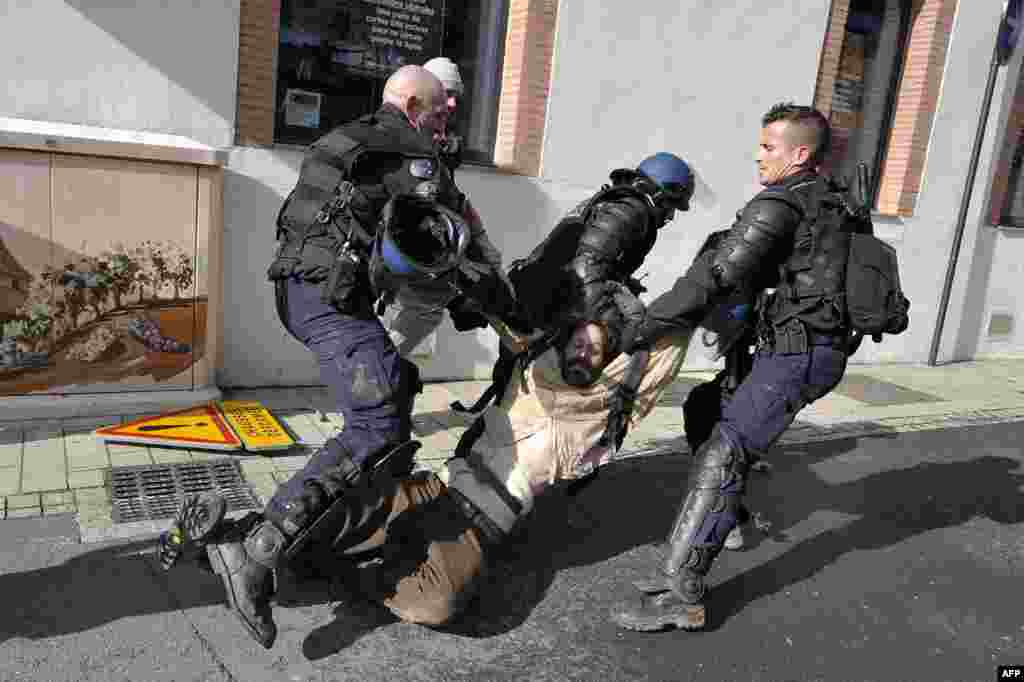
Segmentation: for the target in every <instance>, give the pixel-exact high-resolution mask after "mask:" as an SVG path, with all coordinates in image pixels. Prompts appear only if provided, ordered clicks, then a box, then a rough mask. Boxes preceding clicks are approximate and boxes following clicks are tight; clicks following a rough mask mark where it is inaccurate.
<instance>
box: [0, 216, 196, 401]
mask: <svg viewBox="0 0 1024 682" xmlns="http://www.w3.org/2000/svg"><path fill="white" fill-rule="evenodd" d="M42 242H49V244H48V245H46V244H43V243H42ZM19 246H20V247H21V248H20V249H19V248H18V247H19ZM84 251H85V249H83V250H82V251H79V252H76V251H74V250H71V249H68V248H66V247H65V246H62V245H60V244H57V243H56V242H52V241H51V240H47V239H44V238H41V237H38V236H35V235H32V234H30V233H28V232H25V231H22V230H18V229H17V228H15V227H13V226H11V225H7V224H4V223H0V394H8V395H10V394H25V393H35V392H61V388H62V387H69V386H70V387H83V386H89V385H97V384H121V383H152V382H157V383H159V382H166V381H169V380H172V379H173V378H174V377H177V376H178V375H181V374H182V373H183V372H186V371H187V370H188V369H189V368H190V367H191V366H192V365H193V364H194V363H195V362H197V361H198V360H199V359H201V358H202V355H203V345H204V343H203V340H204V332H203V330H205V328H206V297H205V296H196V287H195V278H196V265H197V264H196V259H195V257H194V255H193V254H192V253H191V250H190V249H187V248H185V247H184V246H183V245H181V244H179V243H175V242H174V241H171V240H156V239H144V240H140V241H139V242H137V243H135V244H125V243H115V244H112V245H110V247H109V248H107V249H105V250H102V251H99V252H98V253H96V255H89V254H88V253H85V252H84ZM94 252H95V251H94ZM139 378H141V379H142V381H141V382H140V381H139ZM179 381H180V380H179ZM186 383H190V382H186Z"/></svg>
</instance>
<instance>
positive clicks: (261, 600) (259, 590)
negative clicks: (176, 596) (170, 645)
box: [206, 520, 288, 649]
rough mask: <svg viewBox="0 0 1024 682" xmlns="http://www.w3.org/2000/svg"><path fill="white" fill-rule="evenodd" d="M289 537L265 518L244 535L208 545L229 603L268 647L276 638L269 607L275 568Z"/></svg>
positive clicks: (246, 627) (248, 629) (211, 558)
mask: <svg viewBox="0 0 1024 682" xmlns="http://www.w3.org/2000/svg"><path fill="white" fill-rule="evenodd" d="M287 540H288V539H287V537H286V536H285V534H284V533H283V532H281V530H280V529H278V528H277V526H275V525H274V524H272V523H271V522H270V521H267V520H263V521H261V522H259V523H258V524H256V525H255V526H253V527H252V529H251V530H249V531H248V532H247V533H246V534H245V535H244V536H243V535H242V534H241V533H234V534H228V535H227V536H226V537H223V538H219V542H215V543H211V544H208V545H207V546H206V553H207V555H208V556H209V558H210V564H211V565H212V566H213V570H214V572H215V573H217V574H218V575H219V576H220V577H221V580H222V581H223V583H224V589H225V591H226V592H227V597H228V605H229V606H230V607H231V610H232V611H234V612H235V615H236V616H238V619H239V620H240V621H241V623H242V625H243V626H244V627H245V629H246V630H247V631H248V632H249V634H250V635H252V636H253V638H254V639H255V640H256V641H257V642H259V643H260V644H262V645H263V646H264V647H265V648H267V649H269V648H270V647H272V646H273V645H274V640H275V639H276V638H277V625H276V624H275V623H274V618H273V614H272V613H271V609H270V599H271V597H273V596H274V592H275V583H274V569H275V567H276V566H277V562H278V560H279V559H280V557H281V555H282V554H283V552H284V550H285V547H286V546H287Z"/></svg>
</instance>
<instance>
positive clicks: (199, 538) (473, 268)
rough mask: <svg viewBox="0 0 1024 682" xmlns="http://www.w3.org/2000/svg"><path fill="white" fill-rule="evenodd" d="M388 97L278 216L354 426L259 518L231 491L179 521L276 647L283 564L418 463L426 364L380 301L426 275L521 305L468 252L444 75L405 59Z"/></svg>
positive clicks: (280, 255) (320, 352) (328, 143)
mask: <svg viewBox="0 0 1024 682" xmlns="http://www.w3.org/2000/svg"><path fill="white" fill-rule="evenodd" d="M383 100H384V101H383V104H382V106H381V107H380V108H379V109H378V111H377V112H376V113H374V114H372V115H369V116H365V117H363V118H360V119H358V120H356V121H353V122H351V123H348V124H345V125H343V126H340V127H338V128H336V129H334V130H332V131H331V132H329V133H328V134H327V135H325V136H324V137H322V138H320V139H319V140H317V141H316V142H314V143H313V144H312V145H311V146H310V148H309V150H308V152H307V154H306V157H305V159H304V161H303V164H302V167H301V170H300V174H299V181H298V184H297V185H296V187H295V189H294V190H293V191H292V193H291V194H290V195H289V196H288V198H287V200H286V201H285V202H284V205H283V206H282V208H281V210H280V213H279V215H278V220H277V238H278V242H279V247H278V251H277V256H276V258H275V259H274V261H273V263H272V264H271V267H270V270H269V273H268V275H269V278H270V280H271V281H273V283H274V287H275V294H276V302H277V309H278V313H279V316H280V318H281V322H282V324H283V325H284V326H285V328H287V329H288V331H289V332H290V333H291V334H292V335H293V336H294V337H295V338H296V339H298V340H299V341H300V342H302V343H303V344H304V345H305V346H306V347H307V348H309V350H310V351H312V352H313V354H314V356H315V357H316V360H317V362H318V363H319V366H320V372H321V378H322V380H323V382H324V383H325V384H327V385H328V386H329V387H330V388H331V389H332V391H333V392H334V395H335V399H336V401H337V404H338V409H339V411H340V412H341V413H342V415H343V417H344V421H345V423H344V429H343V430H342V432H341V433H340V434H338V435H337V436H336V437H334V438H331V439H330V440H328V441H327V443H326V444H325V445H324V447H323V448H321V449H320V450H319V451H317V452H316V453H314V455H313V456H312V458H311V459H310V460H309V462H308V463H307V465H306V466H305V468H303V469H302V470H301V471H299V472H298V473H296V475H295V476H294V477H292V478H291V479H290V480H289V481H287V482H286V483H284V484H282V485H281V486H280V487H279V488H278V489H277V490H276V491H275V493H274V495H273V497H272V498H271V500H270V502H269V503H268V504H267V506H266V508H265V509H264V511H263V513H262V515H260V516H259V517H258V518H256V519H255V520H253V521H252V523H249V524H248V525H247V526H238V525H231V526H230V527H229V528H227V527H226V526H225V524H221V523H220V521H221V519H222V518H223V511H224V505H223V501H220V502H217V501H216V500H219V498H213V499H214V501H212V502H211V501H209V500H207V502H206V503H204V504H201V505H196V504H190V505H186V508H185V509H183V510H182V513H181V514H180V515H179V518H178V519H177V521H176V526H175V528H176V530H177V531H178V532H179V533H180V534H181V535H183V536H184V538H183V539H184V540H185V542H186V543H195V542H200V543H204V544H205V548H206V554H207V556H208V558H209V561H210V564H211V566H212V568H213V569H214V570H215V572H216V573H218V574H219V575H220V576H221V578H222V580H223V583H224V587H225V589H226V591H227V596H228V602H229V605H230V607H231V608H232V609H233V610H234V612H235V613H236V615H237V616H238V617H239V619H240V620H241V622H242V623H243V625H244V626H245V628H246V629H247V630H248V632H249V633H250V634H251V635H252V636H253V637H254V638H255V639H256V640H257V641H258V642H260V644H262V645H263V646H265V647H270V646H271V645H272V644H273V642H274V639H275V637H276V634H277V628H276V625H275V624H274V621H273V618H272V617H271V610H270V598H271V596H272V595H273V593H274V589H275V588H274V578H273V576H274V570H275V568H276V567H277V566H278V565H279V564H280V563H281V562H282V561H283V560H286V559H291V558H293V557H295V556H300V555H301V551H302V550H303V548H304V547H305V545H306V544H307V543H308V541H309V539H310V534H311V533H312V532H313V530H314V529H315V528H316V526H317V524H318V522H320V521H321V520H322V519H323V518H324V517H325V516H328V515H329V514H330V511H331V509H332V508H334V507H336V506H337V505H338V504H339V503H340V502H341V501H344V500H349V499H353V500H356V499H359V496H360V495H361V494H362V488H363V487H364V482H365V480H366V478H367V477H368V476H370V475H371V472H372V471H373V470H374V469H375V468H378V469H379V468H382V467H396V468H398V469H399V470H403V469H409V468H411V467H412V459H411V458H412V453H413V452H414V451H415V448H416V447H418V444H417V443H414V442H413V441H410V440H409V439H410V435H411V423H410V422H411V419H410V415H411V412H412V402H413V397H414V394H415V393H416V392H417V391H418V390H419V388H420V382H419V379H418V371H417V370H416V367H415V365H413V364H412V363H410V362H407V361H405V360H402V359H401V358H400V357H399V354H398V352H397V351H396V349H395V347H394V345H393V344H392V342H391V340H390V338H389V337H388V334H387V332H386V331H385V329H384V327H383V325H382V324H381V322H380V320H379V318H378V316H377V310H376V309H375V303H376V302H377V301H379V300H381V299H382V298H385V297H386V296H387V295H388V294H389V292H391V291H393V290H394V289H395V288H400V287H402V286H406V285H409V284H411V283H415V282H416V281H419V280H424V279H425V280H430V281H432V282H435V281H439V282H444V283H445V285H446V286H451V287H452V288H453V289H455V290H458V291H463V290H471V293H472V295H477V294H479V295H480V296H482V300H484V301H486V302H489V303H491V304H493V305H494V306H498V307H499V309H500V306H503V305H510V302H511V297H510V293H509V292H508V291H506V290H502V283H501V281H500V280H499V279H497V278H493V282H491V281H490V280H487V278H486V277H485V276H484V274H485V273H486V272H487V267H486V266H478V265H476V264H474V263H472V262H471V259H469V258H468V257H467V256H468V251H469V238H468V227H467V226H466V224H465V218H464V216H463V214H462V209H463V202H464V197H463V196H462V194H461V193H460V192H458V190H457V188H456V187H455V185H454V183H453V182H452V180H451V175H450V174H449V173H448V171H447V169H446V168H445V166H444V165H443V164H442V163H441V162H440V160H439V158H438V155H437V152H436V148H435V143H434V140H433V137H434V135H435V134H437V133H438V132H439V131H442V130H444V125H445V121H446V118H447V107H446V104H445V97H444V90H443V88H442V86H441V84H440V82H439V81H438V80H437V79H436V78H435V77H434V76H433V75H431V74H430V73H429V72H427V71H426V70H424V69H423V68H422V67H419V66H405V67H402V68H400V69H399V70H398V71H396V72H395V73H394V74H393V75H392V76H391V77H390V78H389V79H388V80H387V82H386V84H385V87H384V96H383ZM353 504H355V505H356V506H358V503H357V502H353ZM163 550H165V554H166V555H168V556H167V557H166V560H167V561H168V562H170V561H173V558H174V557H173V554H174V553H173V552H172V551H166V550H167V548H166V547H164V548H163Z"/></svg>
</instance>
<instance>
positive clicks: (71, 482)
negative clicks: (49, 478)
mask: <svg viewBox="0 0 1024 682" xmlns="http://www.w3.org/2000/svg"><path fill="white" fill-rule="evenodd" d="M106 471H107V469H86V470H83V471H69V472H68V488H71V489H72V490H78V489H79V488H94V487H96V486H101V485H105V484H106V478H105V476H104V474H105V472H106Z"/></svg>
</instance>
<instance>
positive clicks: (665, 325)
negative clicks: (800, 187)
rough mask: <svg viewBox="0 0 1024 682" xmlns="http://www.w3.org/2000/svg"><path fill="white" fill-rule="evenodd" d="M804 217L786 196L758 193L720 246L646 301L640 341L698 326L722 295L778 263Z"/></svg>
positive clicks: (638, 338)
mask: <svg viewBox="0 0 1024 682" xmlns="http://www.w3.org/2000/svg"><path fill="white" fill-rule="evenodd" d="M801 219H802V212H801V209H800V208H799V206H798V205H796V204H794V203H791V202H790V201H787V200H785V199H784V198H776V197H770V198H769V197H764V198H761V197H760V196H759V197H755V198H754V199H753V200H752V201H751V202H750V203H749V204H747V206H746V207H745V208H744V209H743V211H741V212H740V214H739V216H738V218H737V220H736V222H735V223H733V226H732V227H731V228H729V231H728V233H727V234H725V235H724V238H723V239H721V241H720V243H719V244H718V245H717V247H716V248H712V249H708V250H706V251H704V252H703V253H702V254H701V255H699V256H698V257H697V258H696V259H695V260H694V261H693V264H692V265H690V268H689V269H688V270H687V272H686V274H685V275H683V276H682V277H680V278H679V279H678V280H676V283H675V284H674V285H673V287H672V289H671V290H669V291H668V292H666V293H664V294H662V295H661V296H659V297H658V298H657V299H655V300H654V301H653V302H652V303H651V304H650V306H648V308H647V319H646V320H645V321H644V324H643V326H642V327H641V331H640V333H639V334H638V335H637V343H638V344H649V343H652V342H653V341H655V340H656V339H657V338H659V337H660V336H663V335H664V334H666V333H669V332H671V331H672V330H673V329H675V328H678V327H696V326H697V325H699V324H700V322H701V320H703V319H704V317H705V316H706V315H707V313H708V312H709V310H710V308H711V306H713V305H714V304H715V303H717V302H718V301H720V300H721V299H722V297H724V296H726V295H728V294H729V293H730V292H731V291H733V290H734V289H735V288H736V287H738V286H741V285H744V284H747V283H749V282H751V281H755V280H758V279H760V278H762V277H763V276H764V275H765V272H766V271H767V270H768V269H773V268H775V267H777V266H778V264H779V262H780V258H781V257H782V254H784V253H786V247H787V246H788V245H791V244H792V240H793V235H794V233H795V232H796V228H797V226H798V225H799V224H800V220H801Z"/></svg>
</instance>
